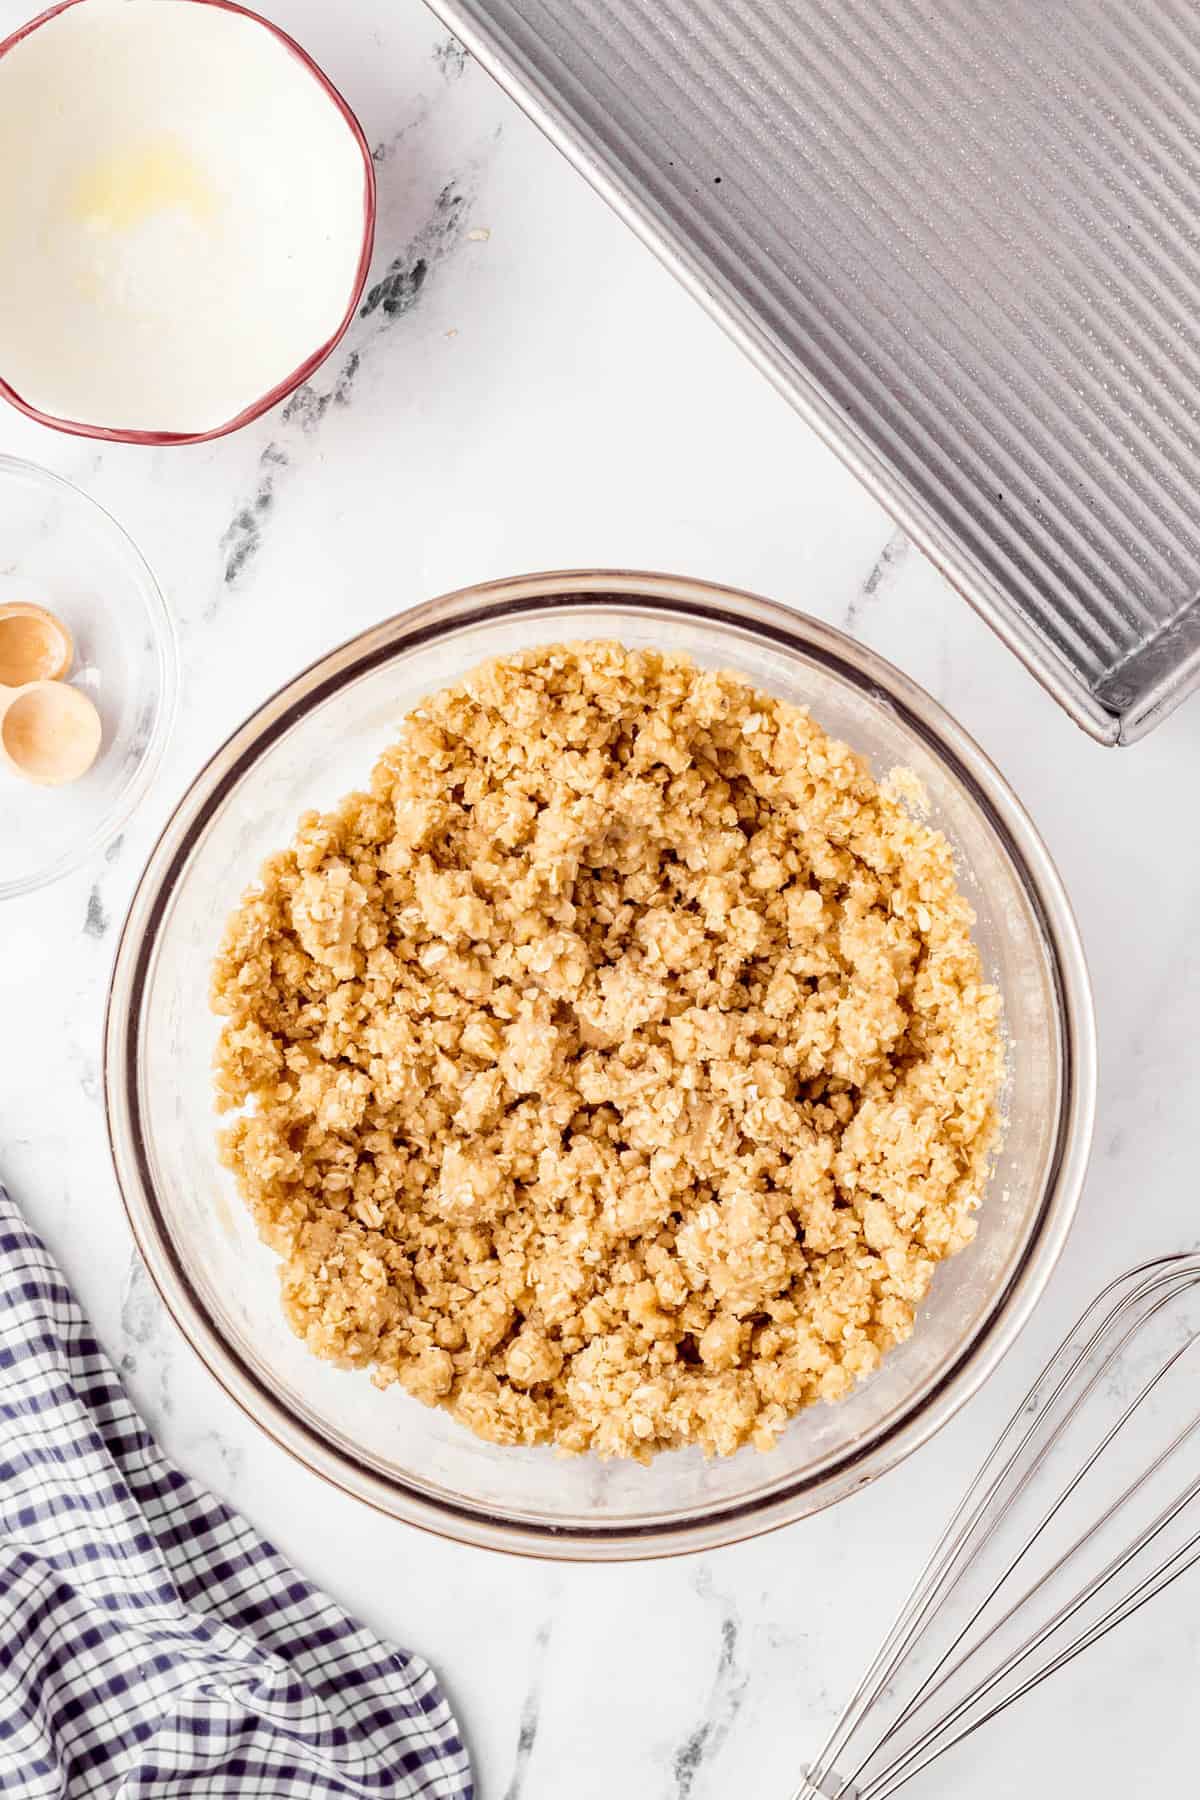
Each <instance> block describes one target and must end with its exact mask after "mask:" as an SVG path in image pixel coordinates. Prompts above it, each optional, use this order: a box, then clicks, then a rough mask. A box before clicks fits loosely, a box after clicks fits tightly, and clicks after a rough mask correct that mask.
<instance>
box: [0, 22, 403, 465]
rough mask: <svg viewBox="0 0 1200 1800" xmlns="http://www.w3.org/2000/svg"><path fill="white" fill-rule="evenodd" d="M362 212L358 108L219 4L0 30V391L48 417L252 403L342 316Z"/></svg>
mask: <svg viewBox="0 0 1200 1800" xmlns="http://www.w3.org/2000/svg"><path fill="white" fill-rule="evenodd" d="M374 227H375V174H374V164H373V161H372V158H371V153H370V150H369V148H368V146H367V143H366V140H365V138H364V137H363V133H362V130H361V128H360V126H359V124H358V121H357V120H356V119H355V117H354V115H353V113H352V112H351V111H350V109H349V107H348V106H347V104H346V102H345V101H344V100H343V99H342V97H341V95H340V94H339V93H338V92H337V90H336V89H335V88H334V87H333V86H332V84H331V83H330V82H329V81H328V80H327V78H326V77H325V75H324V74H323V73H322V72H321V70H320V69H319V68H318V67H317V66H316V64H315V63H314V62H313V61H312V60H311V58H310V57H309V56H307V55H306V54H305V52H304V51H303V50H301V49H300V47H299V45H297V44H296V43H294V42H293V41H292V39H291V38H290V37H288V36H287V35H286V34H285V33H284V32H282V31H280V30H279V29H278V27H277V26H275V25H273V24H271V23H270V22H269V21H267V20H266V19H262V18H260V17H259V16H258V15H257V14H256V13H251V12H247V11H246V10H245V8H243V7H240V6H237V5H234V4H232V3H231V0H65V4H63V5H59V6H56V7H54V8H53V9H52V10H51V11H50V12H46V13H43V14H42V15H41V16H40V17H39V18H36V19H33V20H31V21H30V23H29V24H27V25H25V26H23V27H22V28H21V29H20V30H19V31H17V32H14V33H13V35H12V36H11V37H9V38H7V39H6V40H5V41H4V42H3V43H0V266H3V269H4V275H3V280H2V281H0V394H3V395H4V397H5V398H6V399H8V400H10V401H11V402H12V404H13V405H14V406H16V407H18V408H19V409H20V410H21V411H22V412H24V413H26V414H28V415H29V417H31V418H34V419H37V420H38V421H39V422H40V423H42V424H44V425H51V426H54V427H55V428H56V429H57V430H60V431H68V432H74V433H77V434H79V435H82V436H84V437H95V438H108V439H118V440H121V441H123V442H127V443H141V444H181V443H195V442H199V441H202V440H204V439H207V438H214V437H220V436H222V435H223V434H224V433H225V432H229V431H233V430H235V429H236V428H237V427H238V426H240V425H244V424H247V423H248V422H249V421H250V420H251V419H254V418H257V417H258V416H259V414H260V413H263V412H265V411H266V410H267V409H268V408H269V407H271V406H274V405H275V404H276V403H277V402H278V401H280V400H282V399H283V398H284V397H285V396H286V395H287V394H289V393H290V392H291V391H292V389H294V388H295V387H297V386H298V385H299V383H300V382H302V381H304V380H306V379H307V378H308V376H309V375H311V374H312V372H313V370H314V369H315V368H316V367H317V366H318V364H319V363H320V362H322V361H323V359H324V358H325V357H326V356H328V355H329V353H330V351H331V350H332V349H333V348H334V346H335V345H336V344H337V342H338V340H339V339H340V338H341V336H342V334H343V332H344V331H345V330H346V327H347V326H348V325H349V323H350V321H351V319H352V318H353V316H354V311H355V308H356V307H357V305H358V301H359V298H360V296H361V294H362V290H363V286H364V284H365V281H366V276H367V268H368V265H369V262H370V257H371V249H372V245H373V241H374Z"/></svg>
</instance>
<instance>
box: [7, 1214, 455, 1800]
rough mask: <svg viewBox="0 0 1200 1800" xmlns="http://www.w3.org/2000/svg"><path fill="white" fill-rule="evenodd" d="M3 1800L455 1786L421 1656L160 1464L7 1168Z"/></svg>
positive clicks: (277, 1798) (433, 1688)
mask: <svg viewBox="0 0 1200 1800" xmlns="http://www.w3.org/2000/svg"><path fill="white" fill-rule="evenodd" d="M0 1792H3V1794H4V1795H5V1796H6V1800H10V1797H11V1800H48V1797H49V1796H53V1797H54V1800H91V1797H92V1796H100V1795H103V1796H104V1797H105V1800H176V1797H179V1796H186V1800H233V1797H234V1796H237V1800H317V1797H318V1796H319V1797H320V1800H327V1797H328V1800H332V1797H333V1796H339V1797H340V1796H347V1797H353V1800H359V1797H360V1796H361V1797H362V1800H367V1797H368V1796H369V1797H370V1800H417V1797H418V1796H420V1800H470V1797H471V1796H472V1794H473V1793H474V1788H473V1785H472V1781H471V1771H470V1764H469V1761H468V1758H467V1753H466V1750H465V1749H464V1748H463V1745H462V1741H461V1739H460V1738H459V1735H458V1728H457V1726H456V1725H455V1722H454V1718H453V1716H452V1714H451V1712H450V1708H449V1706H448V1705H447V1703H446V1700H445V1698H444V1696H443V1695H442V1693H441V1692H440V1691H439V1689H438V1686H437V1683H436V1681H435V1679H434V1676H433V1672H432V1670H431V1669H430V1668H429V1666H428V1664H426V1663H424V1662H422V1661H421V1659H420V1657H417V1656H411V1655H409V1654H408V1652H407V1651H402V1650H395V1649H392V1648H391V1647H390V1646H389V1645H387V1644H383V1643H381V1642H380V1641H379V1639H378V1638H375V1637H372V1636H371V1634H370V1633H369V1632H368V1631H364V1630H363V1629H362V1628H361V1627H360V1626H357V1625H355V1624H354V1622H353V1620H351V1619H348V1618H347V1617H346V1615H345V1613H343V1612H342V1610H341V1609H340V1607H337V1606H335V1605H334V1603H333V1602H332V1601H331V1600H330V1599H328V1598H327V1597H326V1595H324V1594H322V1593H320V1592H318V1590H317V1589H316V1588H314V1587H313V1586H311V1584H310V1583H309V1582H307V1581H305V1580H304V1579H303V1578H302V1577H301V1576H299V1575H297V1574H296V1572H295V1570H294V1569H291V1568H289V1567H288V1565H287V1563H286V1562H284V1560H283V1558H282V1557H281V1556H280V1555H279V1554H278V1552H277V1551H275V1550H273V1549H272V1548H271V1546H270V1545H269V1544H267V1543H264V1542H263V1540H262V1539H261V1538H260V1537H259V1536H258V1535H257V1533H256V1532H255V1531H253V1530H252V1529H251V1527H250V1526H249V1525H248V1524H247V1523H246V1522H245V1520H244V1519H241V1518H239V1517H238V1515H237V1514H236V1513H233V1512H231V1511H230V1510H229V1508H228V1507H227V1506H224V1505H222V1504H221V1502H220V1501H219V1500H215V1499H214V1498H213V1497H212V1495H211V1494H207V1493H205V1492H204V1490H203V1489H202V1488H199V1487H197V1486H196V1484H195V1483H194V1482H192V1481H189V1480H188V1478H187V1477H186V1476H185V1475H183V1474H181V1473H180V1472H179V1470H178V1469H174V1468H172V1467H171V1465H170V1464H169V1463H168V1462H166V1461H165V1460H164V1458H163V1456H162V1454H161V1453H160V1451H159V1449H158V1446H157V1445H156V1444H155V1442H154V1440H153V1438H151V1437H150V1435H149V1433H148V1432H147V1431H146V1429H145V1427H144V1425H143V1424H142V1422H141V1420H140V1419H139V1418H138V1416H137V1414H136V1413H135V1412H134V1410H133V1408H132V1407H131V1406H130V1404H129V1401H128V1399H127V1397H126V1394H125V1390H124V1388H123V1387H122V1386H121V1383H120V1381H119V1379H118V1378H117V1376H116V1374H115V1372H114V1371H113V1369H112V1367H111V1366H110V1364H109V1362H108V1360H107V1358H106V1357H105V1355H104V1352H103V1351H102V1350H101V1349H100V1346H99V1345H98V1344H97V1342H96V1340H95V1338H94V1337H93V1336H92V1333H91V1330H90V1328H89V1326H88V1324H87V1321H86V1319H85V1318H84V1317H83V1314H82V1313H81V1312H80V1310H79V1308H78V1306H77V1305H76V1303H75V1301H74V1299H73V1297H72V1295H71V1293H70V1290H69V1289H68V1287H67V1286H66V1283H65V1282H64V1280H63V1278H62V1276H61V1274H60V1273H59V1271H58V1269H57V1268H56V1267H55V1265H54V1263H53V1261H52V1260H51V1258H50V1256H49V1255H48V1254H47V1252H46V1249H45V1247H44V1245H43V1244H42V1243H41V1241H40V1240H39V1239H38V1238H37V1237H36V1236H35V1234H34V1233H33V1232H32V1231H30V1230H29V1228H28V1226H27V1225H26V1224H25V1223H24V1222H23V1220H22V1219H21V1217H20V1215H19V1214H18V1212H17V1210H16V1208H15V1206H14V1204H13V1202H12V1201H11V1199H10V1198H9V1196H8V1195H7V1193H6V1192H5V1191H4V1188H3V1187H0Z"/></svg>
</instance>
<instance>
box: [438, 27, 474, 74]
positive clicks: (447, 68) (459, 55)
mask: <svg viewBox="0 0 1200 1800" xmlns="http://www.w3.org/2000/svg"><path fill="white" fill-rule="evenodd" d="M433 60H434V62H435V63H436V64H437V66H438V69H439V71H440V72H441V74H442V76H443V77H444V78H445V80H447V81H457V80H458V79H459V78H460V76H461V75H462V73H463V71H464V70H465V68H466V66H467V62H468V60H469V58H468V56H467V47H466V45H465V44H460V43H459V41H458V39H457V38H456V37H453V36H451V34H450V33H449V32H447V33H446V36H445V37H444V38H439V39H438V41H437V43H436V44H435V45H434V46H433Z"/></svg>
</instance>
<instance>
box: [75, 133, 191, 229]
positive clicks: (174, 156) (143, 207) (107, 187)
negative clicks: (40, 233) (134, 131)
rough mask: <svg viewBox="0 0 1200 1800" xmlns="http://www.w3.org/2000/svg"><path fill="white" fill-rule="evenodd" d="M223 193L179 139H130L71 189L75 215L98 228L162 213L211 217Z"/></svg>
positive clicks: (134, 223)
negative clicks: (135, 142) (218, 192)
mask: <svg viewBox="0 0 1200 1800" xmlns="http://www.w3.org/2000/svg"><path fill="white" fill-rule="evenodd" d="M216 203H217V193H216V189H215V188H214V187H213V185H212V183H211V182H210V181H209V180H208V178H207V176H206V175H205V173H204V171H203V169H201V167H200V165H199V164H198V163H197V162H196V160H195V158H194V157H192V156H190V155H189V154H188V152H187V150H186V149H185V148H184V147H183V145H182V144H180V143H179V142H178V140H177V139H175V138H172V137H168V136H165V135H164V136H162V137H156V138H149V139H146V140H144V141H143V142H141V143H138V144H130V145H128V146H126V147H124V148H122V149H120V150H115V151H113V152H112V153H111V154H109V155H107V156H104V157H102V158H99V159H97V160H96V161H95V162H94V163H92V164H91V166H90V167H89V168H87V169H85V170H84V171H83V173H82V174H81V175H80V177H79V179H78V181H77V182H76V184H75V188H74V191H73V193H72V195H71V216H72V217H73V218H75V219H77V220H78V221H79V222H80V223H81V224H84V225H86V226H88V228H89V229H90V230H92V231H102V232H119V231H132V230H135V229H136V228H137V226H139V225H141V224H143V223H144V222H145V221H146V220H147V219H150V218H153V217H154V215H155V214H157V213H163V212H170V211H173V210H177V211H182V212H186V213H189V214H190V215H191V216H192V218H193V219H195V220H196V221H197V222H198V223H207V222H208V221H209V220H210V219H211V218H212V217H213V215H214V213H215V211H216Z"/></svg>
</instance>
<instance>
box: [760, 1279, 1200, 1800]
mask: <svg viewBox="0 0 1200 1800" xmlns="http://www.w3.org/2000/svg"><path fill="white" fill-rule="evenodd" d="M1198 1340H1200V1254H1189V1255H1181V1256H1171V1257H1165V1258H1164V1259H1163V1260H1162V1261H1160V1262H1153V1263H1146V1264H1145V1265H1143V1266H1142V1267H1141V1268H1138V1269H1133V1270H1131V1271H1130V1273H1129V1274H1127V1275H1123V1276H1121V1277H1120V1278H1119V1279H1118V1280H1116V1281H1114V1282H1113V1283H1112V1284H1111V1285H1110V1286H1109V1287H1107V1288H1106V1289H1105V1290H1104V1292H1103V1293H1102V1294H1101V1295H1100V1296H1099V1297H1098V1298H1097V1299H1096V1300H1094V1301H1093V1302H1092V1304H1091V1306H1089V1307H1088V1309H1087V1311H1086V1312H1085V1313H1084V1315H1083V1317H1082V1318H1081V1319H1080V1320H1079V1322H1078V1324H1077V1325H1076V1326H1075V1327H1074V1329H1073V1330H1072V1331H1071V1332H1069V1333H1068V1335H1067V1337H1066V1338H1065V1339H1064V1340H1063V1342H1062V1344H1061V1345H1060V1346H1059V1348H1058V1350H1057V1351H1056V1352H1055V1354H1054V1356H1053V1357H1052V1358H1051V1360H1050V1362H1049V1363H1048V1365H1047V1366H1046V1368H1045V1369H1044V1370H1043V1372H1042V1374H1041V1375H1040V1376H1039V1377H1038V1379H1037V1381H1036V1382H1035V1383H1034V1385H1033V1387H1032V1388H1031V1389H1030V1390H1029V1393H1028V1394H1027V1395H1026V1397H1025V1399H1024V1401H1023V1402H1022V1403H1021V1406H1020V1407H1019V1408H1018V1410H1017V1412H1016V1413H1015V1414H1014V1415H1013V1417H1012V1419H1011V1420H1010V1422H1009V1424H1008V1426H1007V1427H1006V1429H1005V1431H1004V1433H1003V1435H1002V1436H1001V1438H1000V1441H999V1442H998V1443H997V1445H996V1447H995V1449H994V1450H993V1451H992V1453H991V1455H990V1456H989V1457H988V1459H987V1461H986V1462H985V1463H984V1465H983V1467H982V1469H981V1470H980V1471H979V1474H978V1475H977V1476H976V1477H975V1480H974V1481H973V1482H972V1484H971V1486H970V1487H969V1488H968V1490H967V1492H966V1494H965V1495H964V1496H963V1499H962V1501H961V1503H960V1505H959V1507H958V1510H957V1512H956V1513H955V1514H954V1517H953V1518H952V1519H951V1521H950V1523H949V1525H948V1526H947V1527H946V1530H945V1532H944V1534H943V1536H942V1539H941V1541H940V1543H939V1544H938V1546H937V1548H936V1549H935V1550H934V1552H933V1555H932V1557H931V1558H930V1561H929V1564H928V1566H927V1568H926V1570H925V1573H924V1574H923V1575H922V1577H921V1579H920V1580H919V1581H918V1583H917V1586H916V1587H915V1588H914V1590H913V1592H912V1594H911V1596H910V1598H909V1600H908V1602H907V1604H906V1605H905V1606H904V1608H903V1610H902V1611H901V1613H900V1616H899V1618H898V1619H897V1620H896V1623H895V1624H894V1625H893V1627H892V1629H891V1631H890V1632H889V1634H888V1636H887V1638H886V1640H885V1642H884V1644H883V1647H882V1648H881V1650H880V1651H879V1654H878V1655H877V1656H876V1658H875V1660H874V1662H873V1663H872V1664H871V1667H870V1668H869V1670H868V1671H867V1673H866V1675H865V1676H864V1678H863V1681H862V1683H861V1685H860V1687H859V1689H858V1692H857V1693H856V1694H855V1696H854V1698H853V1699H852V1700H851V1702H850V1704H849V1706H848V1707H847V1708H846V1710H845V1712H844V1713H843V1714H842V1716H841V1718H840V1719H839V1721H838V1723H837V1725H836V1727H835V1728H834V1731H833V1733H832V1735H831V1736H830V1738H829V1741H828V1743H827V1744H826V1746H825V1748H824V1750H823V1751H822V1753H821V1755H820V1756H819V1757H818V1759H817V1761H816V1762H815V1763H814V1765H813V1766H812V1768H811V1769H810V1770H809V1771H808V1774H807V1776H806V1778H805V1779H804V1781H803V1782H802V1783H801V1785H800V1787H799V1788H798V1789H797V1790H796V1792H795V1793H794V1795H793V1796H792V1800H887V1796H889V1795H892V1794H895V1793H897V1792H898V1791H899V1789H900V1788H902V1787H904V1786H905V1784H906V1783H907V1782H909V1781H910V1780H911V1779H912V1778H913V1777H914V1776H915V1775H918V1774H919V1773H920V1771H921V1770H922V1769H925V1768H927V1767H928V1766H929V1764H930V1763H931V1762H933V1761H935V1760H936V1758H937V1757H939V1756H941V1755H943V1754H944V1753H945V1752H946V1751H947V1750H949V1749H951V1748H952V1746H953V1745H955V1744H958V1743H961V1742H962V1740H963V1739H964V1738H966V1737H969V1736H970V1735H971V1734H972V1733H973V1732H975V1731H977V1730H978V1729H979V1727H980V1726H981V1725H985V1724H986V1723H987V1722H988V1720H990V1719H994V1718H996V1717H997V1715H998V1714H1000V1713H1002V1712H1003V1711H1005V1709H1006V1708H1007V1707H1009V1706H1011V1705H1012V1704H1013V1702H1014V1701H1015V1700H1019V1699H1020V1698H1021V1696H1022V1695H1023V1694H1027V1693H1028V1692H1029V1691H1030V1689H1031V1688H1034V1687H1036V1686H1037V1685H1038V1684H1039V1683H1040V1682H1042V1681H1044V1680H1045V1679H1046V1677H1047V1676H1049V1675H1053V1674H1054V1673H1055V1671H1056V1670H1058V1669H1061V1668H1062V1667H1063V1666H1064V1664H1066V1663H1068V1662H1070V1661H1071V1660H1072V1658H1074V1657H1076V1656H1078V1655H1079V1654H1080V1652H1081V1651H1083V1650H1086V1649H1088V1647H1089V1646H1090V1645H1092V1644H1094V1643H1097V1642H1098V1641H1099V1639H1100V1638H1102V1637H1104V1636H1106V1635H1107V1633H1108V1632H1110V1631H1112V1630H1113V1629H1114V1627H1115V1626H1117V1625H1119V1624H1120V1623H1121V1621H1122V1620H1123V1619H1127V1618H1128V1617H1129V1616H1130V1614H1131V1613H1134V1612H1136V1611H1137V1610H1138V1609H1139V1607H1142V1606H1144V1605H1145V1604H1146V1602H1147V1601H1148V1600H1152V1599H1153V1598H1154V1596H1155V1595H1156V1594H1161V1593H1162V1591H1163V1590H1164V1588H1167V1587H1169V1586H1170V1584H1171V1583H1172V1582H1173V1581H1175V1580H1176V1579H1177V1577H1178V1576H1180V1575H1182V1574H1183V1573H1184V1571H1185V1570H1187V1569H1190V1568H1191V1566H1192V1565H1193V1563H1195V1562H1197V1561H1200V1511H1198V1510H1196V1509H1195V1508H1194V1502H1195V1501H1196V1499H1197V1496H1198V1495H1200V1411H1197V1398H1198V1397H1200V1379H1198V1376H1200V1368H1198V1366H1197V1364H1198V1362H1200V1352H1197V1351H1196V1345H1197V1342H1198Z"/></svg>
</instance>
